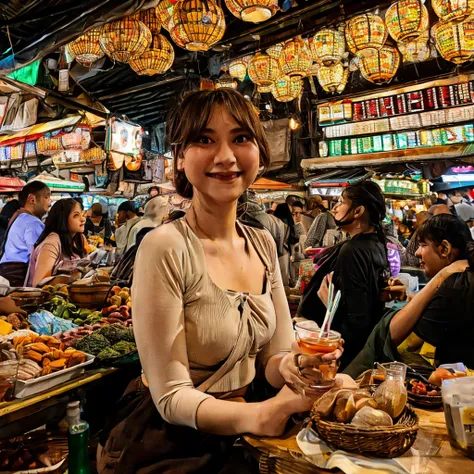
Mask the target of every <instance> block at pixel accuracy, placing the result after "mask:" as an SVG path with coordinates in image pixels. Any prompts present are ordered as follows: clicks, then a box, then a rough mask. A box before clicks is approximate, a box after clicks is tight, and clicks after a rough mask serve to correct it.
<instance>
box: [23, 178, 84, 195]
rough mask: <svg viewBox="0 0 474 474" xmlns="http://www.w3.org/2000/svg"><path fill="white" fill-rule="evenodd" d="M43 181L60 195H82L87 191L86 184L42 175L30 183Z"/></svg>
mask: <svg viewBox="0 0 474 474" xmlns="http://www.w3.org/2000/svg"><path fill="white" fill-rule="evenodd" d="M32 181H41V182H42V183H44V184H46V185H47V186H48V187H49V188H50V189H51V191H53V192H60V193H82V192H84V190H85V189H86V185H85V184H84V183H78V182H76V181H68V180H66V179H59V178H55V177H54V176H50V175H44V174H40V175H38V176H35V177H34V178H33V179H30V181H28V182H29V183H31V182H32Z"/></svg>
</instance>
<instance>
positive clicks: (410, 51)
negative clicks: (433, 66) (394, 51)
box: [398, 32, 431, 63]
mask: <svg viewBox="0 0 474 474" xmlns="http://www.w3.org/2000/svg"><path fill="white" fill-rule="evenodd" d="M428 40H429V33H428V32H427V33H423V34H422V35H421V36H420V37H419V38H417V39H416V40H415V41H410V42H408V43H398V49H399V51H400V53H402V56H403V60H404V61H405V62H409V63H421V62H423V61H426V60H428V59H429V58H430V57H431V48H430V46H429V44H428Z"/></svg>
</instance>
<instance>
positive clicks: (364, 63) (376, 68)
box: [359, 46, 400, 84]
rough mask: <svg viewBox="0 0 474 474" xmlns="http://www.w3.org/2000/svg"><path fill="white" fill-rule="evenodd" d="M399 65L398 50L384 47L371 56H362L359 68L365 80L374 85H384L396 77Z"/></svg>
mask: <svg viewBox="0 0 474 474" xmlns="http://www.w3.org/2000/svg"><path fill="white" fill-rule="evenodd" d="M399 65H400V54H399V53H398V50H397V49H396V48H392V47H391V46H384V47H383V48H380V49H379V50H378V51H376V52H375V53H374V54H372V55H370V56H362V57H361V60H360V63H359V68H360V72H361V74H362V76H363V77H365V79H367V80H368V81H370V82H373V83H374V84H383V83H385V82H388V81H390V79H392V78H393V76H395V74H396V73H397V70H398V66H399Z"/></svg>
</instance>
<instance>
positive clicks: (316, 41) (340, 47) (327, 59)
mask: <svg viewBox="0 0 474 474" xmlns="http://www.w3.org/2000/svg"><path fill="white" fill-rule="evenodd" d="M345 50H346V42H345V40H344V34H343V33H341V32H340V31H337V30H334V29H332V28H323V29H322V30H320V31H318V32H317V33H316V34H315V35H314V37H313V40H312V41H311V52H312V53H313V60H314V61H315V62H317V63H321V64H323V65H324V66H331V65H332V64H335V63H337V62H338V61H340V60H341V59H342V57H343V56H344V53H345Z"/></svg>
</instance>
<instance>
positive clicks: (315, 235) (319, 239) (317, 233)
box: [304, 212, 337, 248]
mask: <svg viewBox="0 0 474 474" xmlns="http://www.w3.org/2000/svg"><path fill="white" fill-rule="evenodd" d="M336 228H337V226H336V222H335V220H334V217H333V215H332V214H331V213H329V212H321V214H318V215H317V216H316V217H315V219H314V221H313V223H312V224H311V227H310V228H309V231H308V236H307V238H306V242H305V244H304V246H305V247H306V248H308V247H315V248H318V247H322V245H323V239H324V235H325V234H326V232H327V231H328V230H330V229H336Z"/></svg>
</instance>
